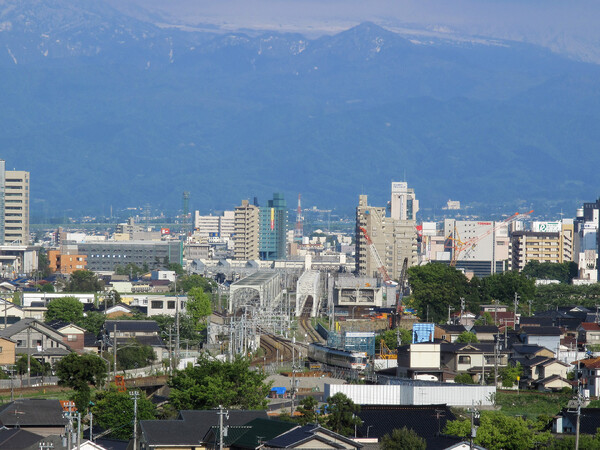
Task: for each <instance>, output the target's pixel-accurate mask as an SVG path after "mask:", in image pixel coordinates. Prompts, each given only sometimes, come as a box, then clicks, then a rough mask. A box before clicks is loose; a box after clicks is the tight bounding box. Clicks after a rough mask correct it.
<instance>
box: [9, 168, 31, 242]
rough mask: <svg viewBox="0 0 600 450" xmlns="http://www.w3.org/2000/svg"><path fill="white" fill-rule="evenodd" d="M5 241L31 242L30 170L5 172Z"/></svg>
mask: <svg viewBox="0 0 600 450" xmlns="http://www.w3.org/2000/svg"><path fill="white" fill-rule="evenodd" d="M4 243H6V244H11V243H19V244H22V245H27V244H29V172H25V171H22V170H7V171H6V172H5V180H4Z"/></svg>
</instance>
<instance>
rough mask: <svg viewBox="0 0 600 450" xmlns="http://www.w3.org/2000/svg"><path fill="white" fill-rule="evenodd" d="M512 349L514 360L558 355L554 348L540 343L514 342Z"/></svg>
mask: <svg viewBox="0 0 600 450" xmlns="http://www.w3.org/2000/svg"><path fill="white" fill-rule="evenodd" d="M510 349H511V351H512V356H511V359H514V360H518V359H523V358H535V357H536V356H544V357H546V358H554V357H555V356H556V354H555V353H554V352H553V351H552V350H550V349H548V348H546V347H542V346H540V345H533V344H532V345H528V344H513V345H512V346H511V347H510Z"/></svg>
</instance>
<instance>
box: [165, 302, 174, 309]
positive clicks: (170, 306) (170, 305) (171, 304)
mask: <svg viewBox="0 0 600 450" xmlns="http://www.w3.org/2000/svg"><path fill="white" fill-rule="evenodd" d="M167 309H175V300H169V301H168V302H167Z"/></svg>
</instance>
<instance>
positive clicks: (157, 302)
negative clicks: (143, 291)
mask: <svg viewBox="0 0 600 450" xmlns="http://www.w3.org/2000/svg"><path fill="white" fill-rule="evenodd" d="M150 307H151V308H152V309H163V302H162V300H152V303H151V304H150Z"/></svg>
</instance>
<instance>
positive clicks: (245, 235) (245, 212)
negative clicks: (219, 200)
mask: <svg viewBox="0 0 600 450" xmlns="http://www.w3.org/2000/svg"><path fill="white" fill-rule="evenodd" d="M258 235H259V208H258V206H255V205H251V204H249V203H248V200H242V205H241V206H236V208H235V215H234V235H233V242H234V250H233V251H234V258H235V259H237V260H240V261H244V260H258V259H259V253H258V252H259V245H258V244H259V243H258Z"/></svg>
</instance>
